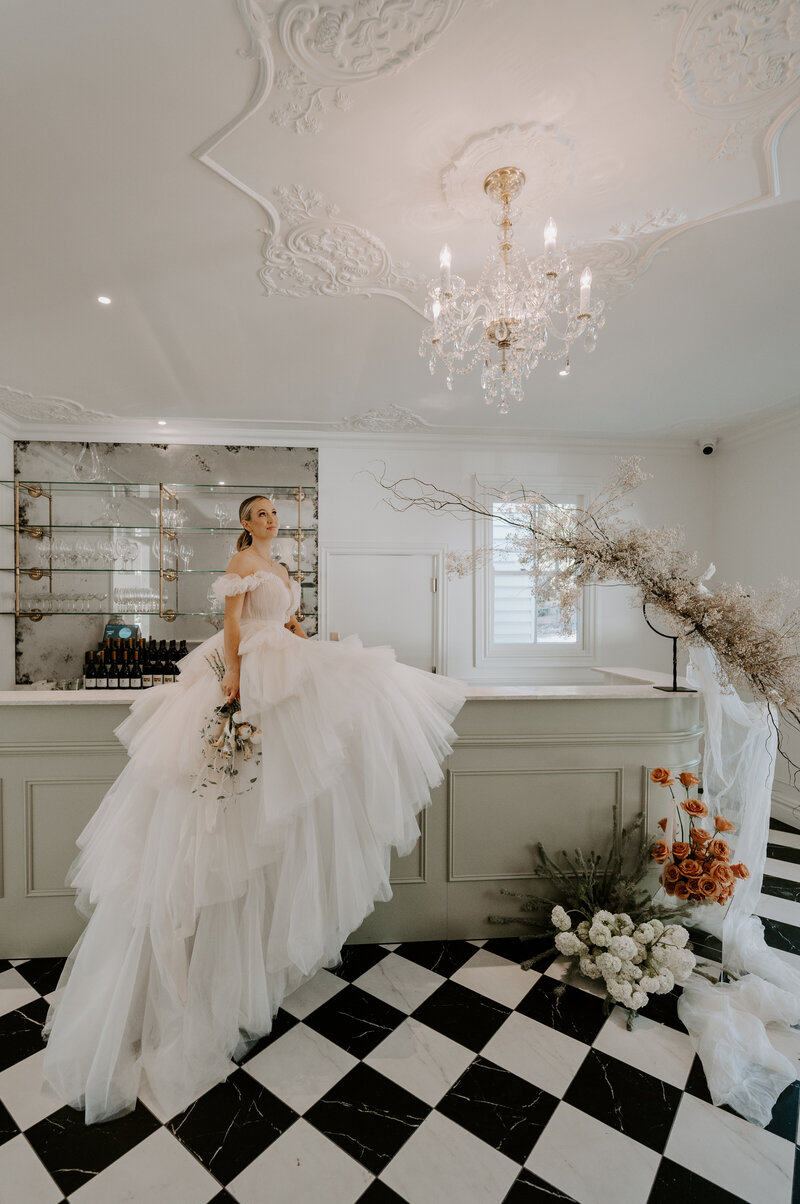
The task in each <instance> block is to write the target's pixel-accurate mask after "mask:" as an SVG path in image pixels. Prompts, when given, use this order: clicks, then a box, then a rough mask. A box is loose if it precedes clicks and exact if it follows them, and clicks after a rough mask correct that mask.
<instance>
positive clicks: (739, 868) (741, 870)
mask: <svg viewBox="0 0 800 1204" xmlns="http://www.w3.org/2000/svg"><path fill="white" fill-rule="evenodd" d="M731 870H732V872H733V874H734V875H735V877H737V878H749V877H750V871H749V869H748V868H747V866H746V865H743V864H742V862H741V861H738V862H737V863H736V865H732V866H731Z"/></svg>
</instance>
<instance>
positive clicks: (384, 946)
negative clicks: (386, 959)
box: [381, 942, 400, 953]
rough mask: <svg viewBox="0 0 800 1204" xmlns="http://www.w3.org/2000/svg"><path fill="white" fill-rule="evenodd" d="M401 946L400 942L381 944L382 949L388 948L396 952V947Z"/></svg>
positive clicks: (391, 951)
mask: <svg viewBox="0 0 800 1204" xmlns="http://www.w3.org/2000/svg"><path fill="white" fill-rule="evenodd" d="M399 948H400V943H399V942H397V943H396V944H394V945H385V944H384V945H381V949H388V950H389V952H390V953H394V951H395V949H399Z"/></svg>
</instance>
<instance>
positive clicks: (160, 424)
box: [158, 418, 167, 426]
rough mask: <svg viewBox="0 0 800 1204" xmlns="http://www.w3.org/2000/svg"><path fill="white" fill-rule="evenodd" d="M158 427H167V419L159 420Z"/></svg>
mask: <svg viewBox="0 0 800 1204" xmlns="http://www.w3.org/2000/svg"><path fill="white" fill-rule="evenodd" d="M158 425H159V426H166V425H167V422H166V419H165V418H159V420H158Z"/></svg>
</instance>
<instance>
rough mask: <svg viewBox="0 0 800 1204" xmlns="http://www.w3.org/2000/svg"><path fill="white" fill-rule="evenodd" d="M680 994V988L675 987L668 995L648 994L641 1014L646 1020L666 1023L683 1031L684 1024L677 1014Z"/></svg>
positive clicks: (684, 1028)
mask: <svg viewBox="0 0 800 1204" xmlns="http://www.w3.org/2000/svg"><path fill="white" fill-rule="evenodd" d="M682 994H683V990H682V988H681V987H675V988H674V989H673V990H672V991H670V992H669V994H668V995H650V996H649V997H648V1000H647V1006H646V1007H643V1008H642V1015H643V1016H646V1017H647V1019H648V1020H656V1021H658V1023H659V1024H666V1025H667V1027H668V1028H674V1029H675V1030H676V1031H677V1032H679V1033H685V1032H686V1026H685V1025H684V1024H683V1023H682V1021H681V1019H680V1017H679V1016H678V1000H679V999H680V997H681V995H682ZM635 1023H636V1021H634V1024H635Z"/></svg>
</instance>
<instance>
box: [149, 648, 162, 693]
mask: <svg viewBox="0 0 800 1204" xmlns="http://www.w3.org/2000/svg"><path fill="white" fill-rule="evenodd" d="M153 643H154V644H155V641H153ZM150 665H151V668H152V671H153V685H154V686H163V684H164V662H163V661H162V659H161V654H160V652H159V649H158V648H157V647H154V648H153V657H152V660H151V662H150Z"/></svg>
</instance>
